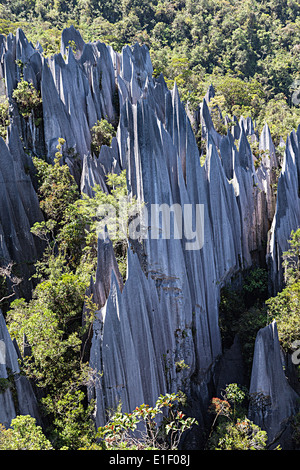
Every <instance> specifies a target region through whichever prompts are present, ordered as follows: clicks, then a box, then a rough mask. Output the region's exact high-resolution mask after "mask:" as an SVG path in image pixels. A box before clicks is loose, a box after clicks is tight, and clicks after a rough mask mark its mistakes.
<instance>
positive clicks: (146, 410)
mask: <svg viewBox="0 0 300 470" xmlns="http://www.w3.org/2000/svg"><path fill="white" fill-rule="evenodd" d="M184 401H185V396H184V395H183V394H182V393H177V394H175V393H172V394H168V393H167V394H166V395H160V397H159V398H158V399H157V401H156V404H155V405H154V406H153V407H151V406H149V405H145V404H142V405H140V406H137V407H136V408H135V410H133V411H132V412H131V413H122V412H121V411H120V410H118V411H117V412H116V413H115V414H114V415H113V416H112V417H111V418H110V420H109V422H108V423H107V424H106V425H105V426H103V427H100V428H99V429H98V433H97V435H96V437H98V438H100V439H101V444H100V445H101V447H102V448H103V449H105V450H118V449H119V450H121V449H123V450H134V449H137V450H155V449H158V450H163V449H170V450H176V449H177V448H178V444H179V442H180V439H181V437H182V435H183V433H184V432H185V431H186V430H188V429H190V428H191V427H192V426H193V425H196V424H197V421H196V420H195V419H194V418H190V417H186V416H185V415H184V413H183V412H182V411H181V410H179V409H178V404H180V403H181V404H182V403H183V402H184Z"/></svg>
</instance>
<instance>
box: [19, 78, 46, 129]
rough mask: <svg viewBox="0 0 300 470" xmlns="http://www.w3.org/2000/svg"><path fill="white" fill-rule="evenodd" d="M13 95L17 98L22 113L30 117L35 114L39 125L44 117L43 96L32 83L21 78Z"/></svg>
mask: <svg viewBox="0 0 300 470" xmlns="http://www.w3.org/2000/svg"><path fill="white" fill-rule="evenodd" d="M12 97H13V98H14V99H15V101H16V103H17V105H18V108H19V111H20V114H21V115H22V116H23V118H25V119H28V118H29V116H30V115H31V114H33V116H34V119H35V124H36V125H39V124H40V123H41V119H42V107H41V105H42V98H41V97H40V93H39V92H38V91H37V90H36V89H35V88H34V86H33V84H32V83H28V82H26V81H25V80H23V79H21V80H20V81H19V83H18V85H17V87H16V88H15V89H14V91H13V94H12Z"/></svg>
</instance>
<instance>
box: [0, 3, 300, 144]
mask: <svg viewBox="0 0 300 470" xmlns="http://www.w3.org/2000/svg"><path fill="white" fill-rule="evenodd" d="M299 12H300V4H299V2H298V1H295V0H284V1H281V2H278V0H266V1H264V2H260V1H258V0H246V1H242V0H230V1H225V0H218V1H214V0H200V1H198V0H197V1H196V0H154V1H149V0H142V1H139V2H137V1H135V0H129V1H128V0H121V1H120V2H116V1H115V0H101V1H96V0H59V1H57V0H50V1H46V0H28V1H26V2H20V0H5V1H4V2H2V5H0V17H1V20H0V33H2V34H8V33H9V32H15V31H16V29H17V28H18V27H22V29H23V30H24V32H25V34H26V35H27V37H28V39H29V40H31V41H32V42H33V44H36V42H37V41H39V43H40V44H41V45H42V47H43V48H44V53H45V55H46V56H47V55H51V54H54V53H57V52H59V50H60V34H61V31H62V29H63V28H64V27H68V26H70V25H71V24H73V25H74V26H75V27H76V28H77V29H79V31H80V32H81V34H82V36H83V38H84V40H86V41H90V40H91V41H95V40H100V41H103V42H105V43H107V44H110V45H112V47H113V48H114V49H115V50H116V51H120V50H121V49H122V47H123V46H124V45H126V44H133V43H134V42H136V41H138V42H139V43H141V44H142V43H143V44H146V45H147V46H148V47H149V49H150V54H151V58H152V62H153V66H154V75H155V76H158V75H159V74H160V73H163V74H164V77H165V79H166V82H167V84H168V86H170V87H172V86H173V84H174V81H175V80H176V82H177V86H178V89H179V92H180V95H181V98H182V99H183V100H184V101H185V102H189V106H190V107H192V108H194V107H195V106H196V105H198V104H199V103H200V102H201V100H202V99H203V97H204V95H205V93H206V91H207V88H208V85H209V84H210V83H212V84H213V86H214V88H215V90H216V97H215V100H216V103H218V105H219V107H220V109H221V111H222V113H223V115H225V114H228V115H229V116H230V117H232V116H233V114H235V115H236V116H237V117H238V118H239V117H240V115H242V114H243V115H245V116H249V115H250V116H251V117H252V118H253V119H255V120H256V123H257V126H258V129H259V130H261V129H262V126H263V125H264V123H265V122H268V124H269V126H270V129H271V133H272V136H273V138H274V141H275V142H276V143H278V142H279V138H280V137H282V138H283V139H284V140H285V138H286V135H287V134H288V133H289V132H290V131H291V130H292V129H293V127H295V126H297V125H298V121H299V116H300V111H299V108H298V106H297V102H296V103H293V99H292V97H293V96H296V95H295V93H296V94H297V90H298V88H299V86H298V85H297V83H298V82H297V80H299V78H300V76H299V54H300V48H299V36H300V20H299ZM70 47H73V48H74V47H75V48H76V45H70ZM216 124H217V122H216ZM224 130H225V129H223V131H224Z"/></svg>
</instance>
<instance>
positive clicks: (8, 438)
mask: <svg viewBox="0 0 300 470" xmlns="http://www.w3.org/2000/svg"><path fill="white" fill-rule="evenodd" d="M0 450H52V446H51V443H50V441H48V439H47V438H46V436H45V435H44V434H43V431H42V428H41V427H40V426H37V425H36V422H35V419H34V418H32V417H31V416H29V415H25V416H17V417H16V418H14V419H13V420H12V422H11V428H9V429H5V428H4V427H3V426H2V425H1V424H0Z"/></svg>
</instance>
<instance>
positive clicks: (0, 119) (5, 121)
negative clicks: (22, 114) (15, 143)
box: [0, 99, 9, 140]
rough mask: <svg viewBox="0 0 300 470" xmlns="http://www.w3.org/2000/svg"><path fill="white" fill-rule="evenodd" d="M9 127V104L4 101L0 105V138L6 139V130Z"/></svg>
mask: <svg viewBox="0 0 300 470" xmlns="http://www.w3.org/2000/svg"><path fill="white" fill-rule="evenodd" d="M8 126H9V103H8V100H7V99H6V100H4V101H3V102H2V103H0V136H1V137H2V138H3V139H4V140H5V139H6V130H7V127H8Z"/></svg>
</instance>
